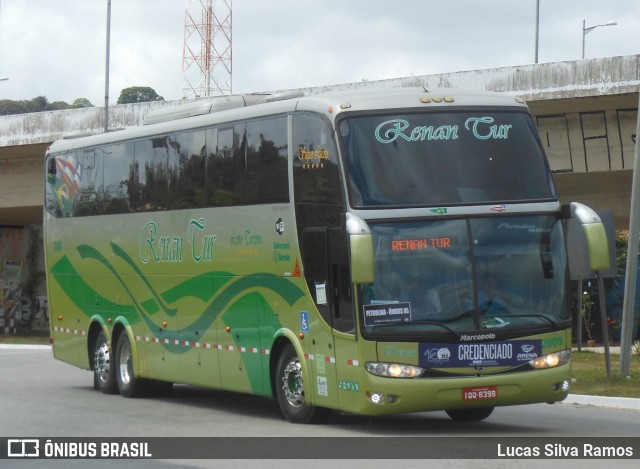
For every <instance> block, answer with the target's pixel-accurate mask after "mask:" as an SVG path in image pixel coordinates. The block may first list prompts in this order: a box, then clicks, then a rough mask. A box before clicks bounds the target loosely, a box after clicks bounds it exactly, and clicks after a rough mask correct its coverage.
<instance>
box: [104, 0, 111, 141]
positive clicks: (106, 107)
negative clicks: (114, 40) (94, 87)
mask: <svg viewBox="0 0 640 469" xmlns="http://www.w3.org/2000/svg"><path fill="white" fill-rule="evenodd" d="M110 42H111V0H107V53H106V56H107V58H106V65H105V78H104V131H105V132H108V131H109V43H110Z"/></svg>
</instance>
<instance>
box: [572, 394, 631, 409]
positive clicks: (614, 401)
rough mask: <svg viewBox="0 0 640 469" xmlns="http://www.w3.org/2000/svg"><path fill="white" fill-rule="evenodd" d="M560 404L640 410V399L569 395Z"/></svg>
mask: <svg viewBox="0 0 640 469" xmlns="http://www.w3.org/2000/svg"><path fill="white" fill-rule="evenodd" d="M560 404H570V405H571V404H573V405H590V406H596V407H608V408H610V409H627V410H640V399H634V398H631V397H604V396H588V395H584V394H569V395H568V396H567V398H566V399H565V400H564V401H562V402H560Z"/></svg>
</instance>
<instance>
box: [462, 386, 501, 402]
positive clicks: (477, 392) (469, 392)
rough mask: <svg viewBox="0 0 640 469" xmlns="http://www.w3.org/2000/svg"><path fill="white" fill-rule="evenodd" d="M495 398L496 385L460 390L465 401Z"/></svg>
mask: <svg viewBox="0 0 640 469" xmlns="http://www.w3.org/2000/svg"><path fill="white" fill-rule="evenodd" d="M497 398H498V387H497V386H487V387H483V388H465V389H463V390H462V399H463V400H465V401H486V400H490V399H497Z"/></svg>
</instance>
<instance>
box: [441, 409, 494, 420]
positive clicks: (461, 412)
mask: <svg viewBox="0 0 640 469" xmlns="http://www.w3.org/2000/svg"><path fill="white" fill-rule="evenodd" d="M493 409H494V407H483V408H480V409H449V410H447V411H446V412H447V415H448V416H449V417H451V419H452V420H454V421H456V422H479V421H480V420H484V419H486V418H487V417H489V415H491V413H492V412H493Z"/></svg>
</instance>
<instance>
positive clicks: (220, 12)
mask: <svg viewBox="0 0 640 469" xmlns="http://www.w3.org/2000/svg"><path fill="white" fill-rule="evenodd" d="M231 2H232V0H186V8H185V15H184V47H183V53H182V75H183V87H182V97H183V98H198V97H204V96H220V95H227V94H231Z"/></svg>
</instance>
